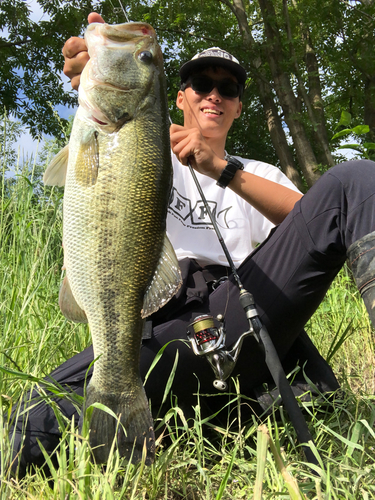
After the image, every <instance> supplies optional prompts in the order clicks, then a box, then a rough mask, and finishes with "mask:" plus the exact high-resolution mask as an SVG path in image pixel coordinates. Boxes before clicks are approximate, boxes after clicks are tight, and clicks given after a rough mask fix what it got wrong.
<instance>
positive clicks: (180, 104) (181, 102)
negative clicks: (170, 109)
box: [176, 90, 185, 111]
mask: <svg viewBox="0 0 375 500" xmlns="http://www.w3.org/2000/svg"><path fill="white" fill-rule="evenodd" d="M184 100H185V93H184V92H182V90H179V91H178V93H177V98H176V105H177V107H178V109H181V110H182V111H183V110H184Z"/></svg>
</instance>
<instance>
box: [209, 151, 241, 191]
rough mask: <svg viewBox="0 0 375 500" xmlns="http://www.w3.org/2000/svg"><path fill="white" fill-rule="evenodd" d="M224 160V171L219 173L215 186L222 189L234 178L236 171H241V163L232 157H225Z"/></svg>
mask: <svg viewBox="0 0 375 500" xmlns="http://www.w3.org/2000/svg"><path fill="white" fill-rule="evenodd" d="M225 160H227V162H228V163H227V164H226V166H225V168H224V170H223V171H222V172H221V175H220V177H219V180H218V181H217V183H216V184H217V185H218V186H219V187H221V188H223V189H225V188H226V187H227V186H228V184H229V183H230V181H231V180H232V179H233V177H234V176H235V174H236V172H237V170H243V168H244V167H243V163H242V162H240V161H239V160H237V158H234V157H233V156H230V155H226V156H225Z"/></svg>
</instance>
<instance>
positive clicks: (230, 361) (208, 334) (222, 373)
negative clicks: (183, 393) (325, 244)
mask: <svg viewBox="0 0 375 500" xmlns="http://www.w3.org/2000/svg"><path fill="white" fill-rule="evenodd" d="M118 2H119V4H120V7H121V9H122V12H123V13H124V16H125V18H126V20H127V22H130V21H129V18H128V15H127V13H126V11H125V9H124V6H123V5H122V2H121V0H118ZM169 121H170V123H171V124H172V120H171V117H170V116H169ZM187 163H188V167H189V170H190V174H191V176H192V178H193V180H194V183H195V185H196V187H197V189H198V192H199V194H200V196H201V198H202V201H203V204H204V207H205V209H206V211H207V214H208V216H209V218H210V221H211V223H212V226H213V228H214V231H215V233H216V236H217V238H218V240H219V243H220V245H221V248H222V249H223V252H224V254H225V257H226V259H227V261H228V264H229V267H230V269H231V272H232V274H233V277H234V279H235V281H236V283H237V286H238V288H239V291H240V297H239V300H240V304H241V306H242V308H243V310H244V312H245V315H246V318H247V320H248V323H249V329H248V330H247V331H246V332H244V333H243V334H242V335H240V337H239V338H238V340H237V342H235V344H234V345H232V346H231V347H230V348H229V349H227V348H226V345H225V340H226V332H225V327H224V319H225V318H224V317H223V316H222V315H219V316H218V317H217V320H218V321H219V322H220V327H219V328H218V329H217V328H216V327H215V324H214V320H213V317H212V316H210V315H203V316H199V317H198V318H196V319H195V321H194V322H193V323H192V324H191V325H189V327H192V330H193V331H192V332H191V331H189V329H188V331H187V336H188V339H189V341H190V343H191V346H192V349H193V352H194V353H195V354H196V355H197V356H205V357H206V359H207V361H208V362H209V363H210V365H211V368H212V369H213V371H214V374H215V376H216V379H215V380H214V382H213V385H214V387H215V388H216V389H218V390H221V391H224V390H226V389H227V383H226V380H227V379H228V378H229V377H230V375H231V373H232V371H233V369H234V367H235V365H236V362H237V360H238V357H239V354H240V351H241V347H242V344H243V341H244V339H245V338H246V337H248V336H249V335H253V336H254V337H255V339H256V340H257V342H258V344H259V345H261V346H262V348H263V349H264V353H265V362H266V365H267V367H268V369H269V371H270V373H271V376H272V378H273V380H274V382H275V384H276V387H278V388H279V391H280V395H281V398H282V400H283V402H284V405H285V408H286V410H287V412H288V414H289V417H290V420H291V422H292V424H293V427H294V428H295V431H296V434H297V437H298V440H299V442H300V443H301V445H302V448H303V450H304V453H305V456H306V458H307V460H308V461H309V462H310V463H313V464H316V465H317V464H318V461H317V459H316V457H315V455H314V454H313V452H312V450H311V448H310V447H309V446H308V445H307V443H308V442H309V441H311V442H314V441H313V438H312V436H311V433H310V431H309V428H308V426H307V423H306V420H305V418H304V416H303V414H302V411H301V409H300V407H299V406H298V403H297V400H296V398H295V396H294V394H293V391H292V388H291V386H290V384H289V382H288V379H287V378H286V375H285V372H284V369H283V367H282V365H281V361H280V358H279V356H278V354H277V351H276V349H275V346H274V344H273V342H272V339H271V337H270V335H269V333H268V330H267V328H266V327H265V325H264V324H263V323H262V321H261V319H260V317H259V314H258V311H257V309H256V306H255V302H254V298H253V295H252V294H251V293H250V292H249V291H247V290H245V288H244V286H243V284H242V282H241V279H240V277H239V275H238V273H237V269H236V267H235V265H234V262H233V259H232V257H231V255H230V253H229V250H228V247H227V246H226V244H225V241H224V238H223V237H222V235H221V232H220V229H219V226H218V225H217V223H216V220H215V217H214V216H213V214H212V211H211V209H210V206H209V204H208V202H207V199H206V197H205V194H204V192H203V190H202V187H201V185H200V184H199V181H198V178H197V176H196V175H195V172H194V169H193V167H192V166H191V163H190V161H188V162H187Z"/></svg>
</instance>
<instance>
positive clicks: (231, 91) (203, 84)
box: [190, 75, 240, 98]
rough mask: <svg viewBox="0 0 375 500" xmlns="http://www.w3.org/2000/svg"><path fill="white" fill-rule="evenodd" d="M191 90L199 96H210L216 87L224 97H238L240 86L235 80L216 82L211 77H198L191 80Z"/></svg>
mask: <svg viewBox="0 0 375 500" xmlns="http://www.w3.org/2000/svg"><path fill="white" fill-rule="evenodd" d="M190 84H191V88H192V89H193V90H194V92H197V93H198V94H208V93H209V92H211V90H212V89H213V88H214V87H216V88H217V90H218V91H219V94H220V95H221V96H222V97H229V98H233V97H238V96H239V95H240V86H239V85H238V83H236V82H234V81H233V80H219V81H215V80H213V79H212V78H210V77H209V76H203V75H197V76H193V77H192V78H191V79H190Z"/></svg>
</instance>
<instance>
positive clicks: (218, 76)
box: [176, 67, 242, 138]
mask: <svg viewBox="0 0 375 500" xmlns="http://www.w3.org/2000/svg"><path fill="white" fill-rule="evenodd" d="M199 74H202V75H206V76H209V77H211V78H212V79H214V80H216V81H220V80H227V79H231V80H233V81H234V82H237V79H236V77H235V76H233V75H232V74H231V73H229V72H228V71H227V70H225V69H224V68H220V67H218V68H215V69H213V68H207V69H205V70H203V71H202V72H201V73H199ZM176 103H177V106H178V108H179V109H182V111H183V112H184V126H185V127H187V128H194V127H197V128H198V129H199V130H200V131H201V133H202V135H203V136H204V137H206V138H222V137H223V138H226V136H227V134H228V131H229V129H230V127H231V125H232V123H233V120H234V119H235V118H238V117H239V116H240V114H241V109H242V103H241V102H240V100H239V97H230V98H227V97H222V96H221V95H220V94H219V91H218V90H217V88H216V87H214V88H213V89H212V90H211V91H210V92H209V93H207V94H202V93H197V92H195V91H194V90H193V89H192V88H191V87H190V86H189V87H187V88H186V89H185V90H184V91H181V90H180V91H179V92H178V95H177V101H176Z"/></svg>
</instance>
